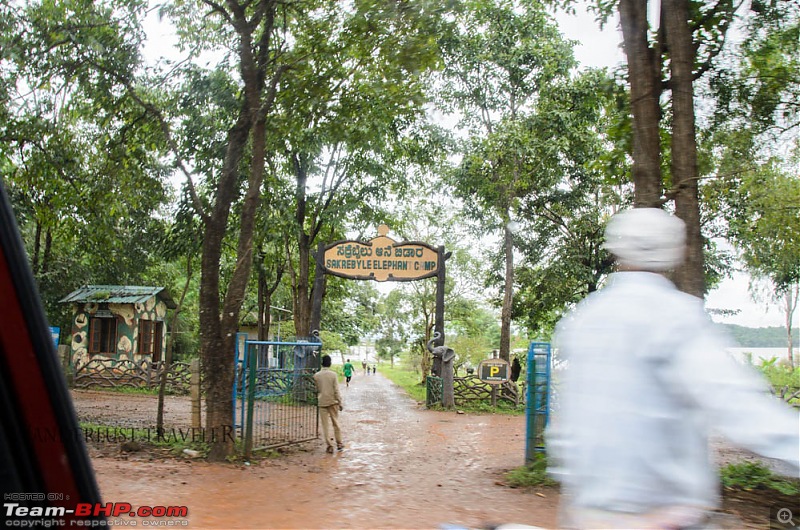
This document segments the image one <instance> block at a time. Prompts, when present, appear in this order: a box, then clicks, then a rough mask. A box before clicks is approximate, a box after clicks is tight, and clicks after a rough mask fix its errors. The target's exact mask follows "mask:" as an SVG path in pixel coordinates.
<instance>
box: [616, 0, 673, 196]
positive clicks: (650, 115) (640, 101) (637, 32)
mask: <svg viewBox="0 0 800 530" xmlns="http://www.w3.org/2000/svg"><path fill="white" fill-rule="evenodd" d="M619 14H620V22H621V25H622V36H623V48H624V50H625V55H626V56H627V60H628V82H629V83H630V86H631V113H632V114H633V183H634V205H635V206H636V207H637V208H658V207H660V206H661V191H662V187H663V186H662V179H661V144H660V137H659V122H660V119H661V107H660V106H659V97H660V95H661V75H660V72H659V60H658V55H657V54H656V53H655V51H654V50H653V49H652V48H651V47H650V45H649V43H648V28H649V26H648V22H647V0H620V2H619Z"/></svg>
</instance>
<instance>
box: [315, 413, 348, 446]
mask: <svg viewBox="0 0 800 530" xmlns="http://www.w3.org/2000/svg"><path fill="white" fill-rule="evenodd" d="M319 421H320V422H321V423H322V437H323V438H325V443H326V444H327V445H328V447H334V445H333V441H332V440H331V435H330V426H331V424H333V436H334V438H335V439H336V445H342V431H341V430H340V429H339V405H331V406H330V407H320V408H319Z"/></svg>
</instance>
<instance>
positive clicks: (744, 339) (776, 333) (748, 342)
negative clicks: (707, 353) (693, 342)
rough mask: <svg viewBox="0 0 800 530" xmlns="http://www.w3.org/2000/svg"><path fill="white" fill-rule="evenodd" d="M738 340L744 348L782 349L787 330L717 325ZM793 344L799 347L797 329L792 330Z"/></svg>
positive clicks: (799, 335) (799, 337)
mask: <svg viewBox="0 0 800 530" xmlns="http://www.w3.org/2000/svg"><path fill="white" fill-rule="evenodd" d="M717 325H718V326H721V327H723V328H725V330H726V331H727V332H728V333H729V334H730V335H731V336H732V337H733V338H734V339H735V340H736V342H737V343H738V344H739V345H740V346H741V347H743V348H782V347H785V346H786V328H782V327H770V328H748V327H745V326H737V325H736V324H719V323H718V324H717ZM792 344H793V345H794V347H798V345H799V344H800V333H799V332H798V329H797V328H793V329H792Z"/></svg>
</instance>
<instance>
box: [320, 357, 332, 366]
mask: <svg viewBox="0 0 800 530" xmlns="http://www.w3.org/2000/svg"><path fill="white" fill-rule="evenodd" d="M322 366H323V367H325V368H330V366H331V356H330V355H323V356H322Z"/></svg>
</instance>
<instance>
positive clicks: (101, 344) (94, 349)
mask: <svg viewBox="0 0 800 530" xmlns="http://www.w3.org/2000/svg"><path fill="white" fill-rule="evenodd" d="M116 345H117V319H116V318H96V317H93V318H90V319H89V353H102V354H114V353H116Z"/></svg>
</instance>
